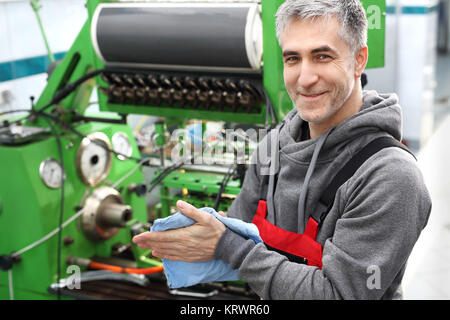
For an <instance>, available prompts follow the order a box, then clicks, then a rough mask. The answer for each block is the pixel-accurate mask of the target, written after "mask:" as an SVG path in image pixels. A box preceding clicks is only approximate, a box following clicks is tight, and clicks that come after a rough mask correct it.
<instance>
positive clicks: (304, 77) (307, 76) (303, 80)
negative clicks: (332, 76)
mask: <svg viewBox="0 0 450 320" xmlns="http://www.w3.org/2000/svg"><path fill="white" fill-rule="evenodd" d="M318 80H319V75H318V74H317V72H316V70H315V68H314V66H313V65H312V64H311V63H308V62H306V61H305V62H303V63H302V66H301V70H300V75H299V77H298V84H299V86H300V87H301V88H305V89H308V88H310V87H312V86H313V85H315V84H316V83H317V81H318Z"/></svg>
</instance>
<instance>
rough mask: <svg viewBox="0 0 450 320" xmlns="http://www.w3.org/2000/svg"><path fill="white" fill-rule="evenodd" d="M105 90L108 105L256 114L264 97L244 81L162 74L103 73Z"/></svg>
mask: <svg viewBox="0 0 450 320" xmlns="http://www.w3.org/2000/svg"><path fill="white" fill-rule="evenodd" d="M101 77H102V79H103V80H104V81H105V82H107V83H108V87H100V90H101V91H102V92H103V93H104V94H106V95H107V96H108V102H109V103H120V104H132V105H155V106H159V105H161V104H165V105H169V106H172V105H175V104H177V105H178V106H179V107H181V108H184V107H190V108H196V109H202V110H213V109H214V110H218V111H223V110H224V108H225V107H231V110H232V111H233V112H245V113H258V112H260V105H261V103H262V101H263V98H262V96H261V94H260V92H259V91H258V90H257V89H256V88H255V86H254V85H253V84H252V83H251V82H250V81H249V80H247V79H233V78H218V77H207V76H200V77H193V76H169V75H165V74H122V73H121V74H119V73H108V74H105V73H103V74H102V75H101Z"/></svg>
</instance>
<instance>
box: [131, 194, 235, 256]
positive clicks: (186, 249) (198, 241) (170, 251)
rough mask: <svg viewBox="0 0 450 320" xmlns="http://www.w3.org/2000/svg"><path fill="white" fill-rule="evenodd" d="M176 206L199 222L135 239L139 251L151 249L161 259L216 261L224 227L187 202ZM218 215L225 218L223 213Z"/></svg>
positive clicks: (148, 233) (211, 216) (151, 232)
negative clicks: (217, 246) (217, 247)
mask: <svg viewBox="0 0 450 320" xmlns="http://www.w3.org/2000/svg"><path fill="white" fill-rule="evenodd" d="M177 207H178V209H179V210H180V211H181V213H183V214H184V215H185V216H187V217H189V218H191V219H193V220H195V221H196V223H194V224H193V225H191V226H189V227H185V228H180V229H173V230H167V231H150V232H144V233H141V234H139V235H137V236H135V237H133V242H134V243H136V244H137V245H138V246H139V247H140V248H146V249H152V250H153V251H152V255H153V256H155V257H158V258H162V259H168V260H179V261H186V262H201V261H209V260H213V259H214V250H215V249H216V245H217V242H219V239H220V237H221V236H222V234H223V232H224V231H225V229H226V227H225V225H224V224H223V223H222V222H220V221H219V220H217V219H216V218H215V217H214V216H213V215H211V214H209V213H207V212H203V211H200V210H198V209H197V208H195V207H194V206H192V205H191V204H189V203H186V202H184V201H181V200H180V201H178V202H177ZM219 214H221V215H222V216H225V214H224V213H223V212H219Z"/></svg>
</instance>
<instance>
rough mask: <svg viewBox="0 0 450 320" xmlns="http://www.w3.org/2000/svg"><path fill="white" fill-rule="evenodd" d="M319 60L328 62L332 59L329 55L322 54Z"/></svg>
mask: <svg viewBox="0 0 450 320" xmlns="http://www.w3.org/2000/svg"><path fill="white" fill-rule="evenodd" d="M317 58H318V59H319V60H328V59H331V57H330V56H329V55H326V54H321V55H319V56H317Z"/></svg>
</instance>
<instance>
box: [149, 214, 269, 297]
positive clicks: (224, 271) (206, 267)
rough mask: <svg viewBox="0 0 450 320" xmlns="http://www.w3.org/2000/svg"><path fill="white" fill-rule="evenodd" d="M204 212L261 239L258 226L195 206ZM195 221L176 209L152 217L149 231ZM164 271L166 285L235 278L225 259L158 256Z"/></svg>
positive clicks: (236, 278) (178, 285)
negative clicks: (189, 259)
mask: <svg viewBox="0 0 450 320" xmlns="http://www.w3.org/2000/svg"><path fill="white" fill-rule="evenodd" d="M199 210H201V211H204V212H208V213H210V214H212V215H214V216H215V217H216V218H217V219H219V220H220V221H221V222H222V223H223V224H224V225H225V226H226V227H228V228H230V229H231V230H232V231H234V232H235V233H237V234H240V235H241V236H243V237H244V238H246V239H251V240H253V241H254V242H255V243H259V242H262V239H261V237H260V236H259V231H258V228H257V227H256V226H255V225H254V224H253V223H247V222H244V221H242V220H239V219H234V218H226V217H222V216H221V215H220V214H218V213H217V212H216V211H215V210H214V209H212V208H201V209H199ZM194 223H195V221H194V220H193V219H191V218H189V217H186V216H185V215H183V214H182V213H181V212H177V213H175V214H174V215H171V216H169V217H167V218H164V219H157V220H155V221H154V223H153V226H152V228H151V229H150V230H151V231H165V230H170V229H178V228H183V227H187V226H190V225H192V224H194ZM162 262H163V265H164V272H165V274H166V277H167V282H168V285H169V287H170V288H180V287H189V286H193V285H196V284H199V283H205V282H212V281H233V280H238V277H237V274H238V270H233V269H231V267H230V265H229V264H228V263H225V262H223V261H222V260H210V261H205V262H184V261H172V260H167V259H162Z"/></svg>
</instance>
